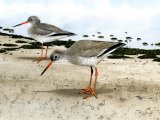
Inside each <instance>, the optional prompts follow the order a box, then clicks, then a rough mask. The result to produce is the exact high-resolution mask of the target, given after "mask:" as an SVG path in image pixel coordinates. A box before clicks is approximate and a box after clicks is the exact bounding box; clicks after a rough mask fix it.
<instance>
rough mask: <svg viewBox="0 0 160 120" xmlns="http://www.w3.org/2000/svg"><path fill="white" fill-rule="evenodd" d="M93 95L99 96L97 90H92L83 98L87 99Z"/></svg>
mask: <svg viewBox="0 0 160 120" xmlns="http://www.w3.org/2000/svg"><path fill="white" fill-rule="evenodd" d="M92 96H94V97H96V98H98V97H97V95H96V92H95V91H92V92H90V94H89V95H86V96H85V97H84V98H83V99H87V98H89V97H92Z"/></svg>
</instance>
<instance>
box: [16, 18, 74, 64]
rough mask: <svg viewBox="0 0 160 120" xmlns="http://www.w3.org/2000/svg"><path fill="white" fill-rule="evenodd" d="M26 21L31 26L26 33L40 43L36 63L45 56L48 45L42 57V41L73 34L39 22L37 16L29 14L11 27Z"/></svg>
mask: <svg viewBox="0 0 160 120" xmlns="http://www.w3.org/2000/svg"><path fill="white" fill-rule="evenodd" d="M27 23H30V24H31V27H30V28H29V29H28V34H29V35H30V37H32V38H33V39H35V40H37V41H39V42H40V43H42V51H41V56H40V58H39V59H38V62H37V63H39V62H40V61H41V60H43V59H45V58H46V57H47V51H48V46H47V48H46V53H45V57H43V43H48V42H52V41H55V40H57V39H61V38H65V37H69V36H72V35H75V34H74V33H71V32H68V31H65V30H62V29H60V28H58V27H56V26H54V25H51V24H47V23H41V21H40V19H39V18H38V17H37V16H30V17H29V18H28V20H27V21H26V22H22V23H20V24H18V25H15V26H13V27H17V26H20V25H23V24H27Z"/></svg>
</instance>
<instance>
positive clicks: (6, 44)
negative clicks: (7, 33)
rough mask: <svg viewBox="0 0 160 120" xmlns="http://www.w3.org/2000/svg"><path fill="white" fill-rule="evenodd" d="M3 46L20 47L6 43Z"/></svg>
mask: <svg viewBox="0 0 160 120" xmlns="http://www.w3.org/2000/svg"><path fill="white" fill-rule="evenodd" d="M3 46H7V47H15V46H18V45H16V44H10V43H4V44H3Z"/></svg>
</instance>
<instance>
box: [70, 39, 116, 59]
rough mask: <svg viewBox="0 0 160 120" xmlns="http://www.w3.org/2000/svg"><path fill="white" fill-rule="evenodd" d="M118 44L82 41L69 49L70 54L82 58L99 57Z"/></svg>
mask: <svg viewBox="0 0 160 120" xmlns="http://www.w3.org/2000/svg"><path fill="white" fill-rule="evenodd" d="M116 44H117V43H116V42H106V41H93V40H80V41H78V42H76V43H75V44H73V45H72V46H71V47H70V48H69V50H68V51H69V53H70V54H72V55H76V56H80V57H96V56H97V57H98V56H99V55H101V54H103V52H105V50H107V49H109V48H110V47H112V46H114V45H116Z"/></svg>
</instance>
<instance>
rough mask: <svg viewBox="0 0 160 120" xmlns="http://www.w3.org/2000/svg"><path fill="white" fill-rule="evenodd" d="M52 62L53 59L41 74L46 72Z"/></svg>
mask: <svg viewBox="0 0 160 120" xmlns="http://www.w3.org/2000/svg"><path fill="white" fill-rule="evenodd" d="M52 63H53V61H51V62H50V63H49V64H48V65H47V67H46V68H45V69H44V70H43V72H42V73H41V75H43V73H45V72H46V70H47V69H48V68H49V67H50V66H51V65H52Z"/></svg>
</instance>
